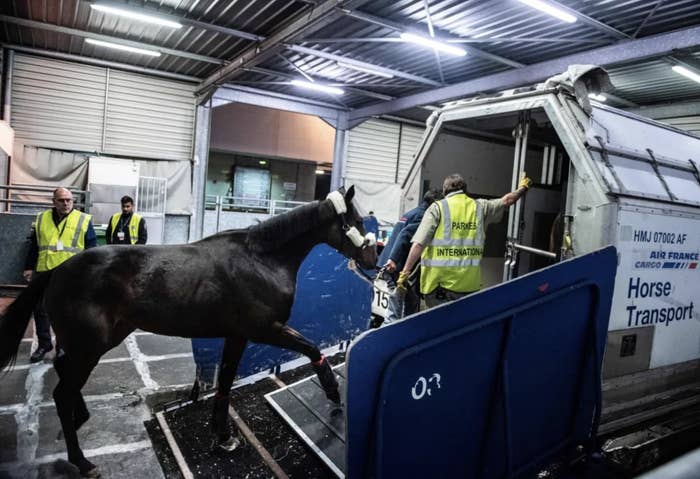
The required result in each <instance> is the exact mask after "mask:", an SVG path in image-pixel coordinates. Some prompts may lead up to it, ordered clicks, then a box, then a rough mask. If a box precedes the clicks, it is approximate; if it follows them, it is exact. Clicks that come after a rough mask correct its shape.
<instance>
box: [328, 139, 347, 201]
mask: <svg viewBox="0 0 700 479" xmlns="http://www.w3.org/2000/svg"><path fill="white" fill-rule="evenodd" d="M339 126H340V125H339ZM346 139H347V130H344V129H341V128H336V129H335V144H334V145H333V168H332V170H331V191H334V190H337V189H338V188H340V187H341V186H343V177H344V176H345V154H346V149H345V142H346Z"/></svg>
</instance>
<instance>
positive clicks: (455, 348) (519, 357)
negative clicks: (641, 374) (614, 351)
mask: <svg viewBox="0 0 700 479" xmlns="http://www.w3.org/2000/svg"><path fill="white" fill-rule="evenodd" d="M616 265H617V256H616V251H615V248H614V247H608V248H605V249H603V250H600V251H597V252H595V253H591V254H589V255H586V256H582V257H580V258H576V259H573V260H570V261H566V262H563V263H560V264H557V265H554V266H551V267H549V268H546V269H543V270H540V271H538V272H535V273H532V274H529V275H527V276H524V277H521V278H518V279H517V280H515V281H512V282H509V283H505V284H503V285H500V286H496V287H493V288H490V289H487V290H484V291H482V292H480V293H478V294H474V295H471V296H469V297H466V298H463V299H461V300H459V301H455V302H452V303H449V304H446V305H443V306H440V307H438V308H435V309H432V310H429V311H426V312H423V313H418V314H416V315H413V316H411V317H409V318H407V319H406V320H404V321H401V322H398V323H396V324H392V325H390V326H387V327H384V328H380V329H378V330H375V331H372V332H368V333H366V334H364V335H363V336H361V337H360V338H358V340H356V341H355V342H354V343H353V345H352V346H351V348H350V350H349V351H348V357H347V397H346V400H347V412H346V414H347V416H346V417H347V425H346V444H347V453H346V454H347V460H346V474H347V477H349V478H365V477H377V478H388V477H486V478H502V477H509V478H510V477H513V478H514V477H532V476H533V475H536V473H537V472H538V471H539V470H540V469H541V468H542V467H545V466H546V465H548V464H550V463H551V461H552V460H553V459H554V458H555V457H557V456H558V455H560V454H562V453H564V452H566V451H569V450H571V449H573V448H574V447H575V446H576V445H579V444H583V445H586V446H591V441H592V440H594V438H595V432H596V430H597V424H598V419H599V415H600V377H601V374H600V368H601V364H602V357H603V350H604V347H605V338H606V334H607V326H608V316H609V313H610V305H611V300H612V292H613V286H614V279H615V269H616Z"/></svg>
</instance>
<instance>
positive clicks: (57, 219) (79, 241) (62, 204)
mask: <svg viewBox="0 0 700 479" xmlns="http://www.w3.org/2000/svg"><path fill="white" fill-rule="evenodd" d="M52 201H53V208H51V209H50V210H45V211H42V212H41V213H39V214H38V215H37V217H36V222H35V223H34V225H33V227H32V234H31V236H30V245H29V252H28V254H27V259H26V261H25V268H24V273H23V275H24V279H25V280H26V281H27V282H29V281H31V280H32V276H33V275H34V272H35V271H36V272H37V273H41V272H43V271H49V270H52V269H54V268H56V267H57V266H59V265H60V264H62V263H63V262H65V261H67V260H69V259H70V258H72V257H73V256H75V255H76V254H78V253H80V252H81V251H83V250H84V249H88V248H92V247H94V246H97V238H96V236H95V230H94V228H93V226H92V219H91V217H90V215H88V214H85V213H82V212H80V211H78V210H75V209H73V194H72V193H71V192H70V191H68V190H67V189H66V188H57V189H56V190H54V192H53V200H52ZM34 324H35V327H36V335H37V339H38V343H39V344H38V346H37V348H36V349H35V350H34V352H33V353H32V355H31V357H30V358H29V359H30V361H31V362H33V363H36V362H38V361H41V360H42V359H44V356H45V355H46V353H48V352H49V351H51V350H52V349H53V346H52V344H51V326H50V322H49V317H48V315H47V313H46V311H45V310H44V308H43V306H42V303H41V302H39V303H38V306H37V307H36V308H35V309H34ZM56 355H57V356H58V355H60V348H59V347H58V345H56Z"/></svg>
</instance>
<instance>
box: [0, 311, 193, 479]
mask: <svg viewBox="0 0 700 479" xmlns="http://www.w3.org/2000/svg"><path fill="white" fill-rule="evenodd" d="M33 336H34V335H33V322H31V326H30V329H29V330H28V331H27V334H26V336H25V339H23V340H22V343H21V345H20V349H19V354H18V356H17V363H16V366H15V367H14V369H13V370H11V371H10V372H9V373H6V374H5V375H4V376H1V377H0V383H1V384H2V387H0V478H5V477H10V478H67V477H78V475H77V469H76V468H74V467H73V466H72V465H71V464H69V463H68V462H67V461H66V450H65V443H64V441H63V434H62V432H61V427H60V423H59V421H58V416H57V415H56V408H55V406H54V403H53V398H52V391H53V388H54V386H55V385H56V382H57V376H56V373H55V371H54V369H53V364H52V360H53V353H50V354H49V355H47V357H46V359H45V360H44V362H40V363H37V364H29V355H30V353H31V351H32V350H33V349H34V348H35V347H36V340H35V339H34V338H33ZM194 377H195V365H194V360H193V359H192V347H191V343H190V340H189V339H183V338H170V337H165V336H156V335H153V334H150V333H144V332H136V333H134V334H132V335H131V336H129V337H128V338H127V339H126V340H125V341H124V343H123V344H121V345H119V346H118V347H116V348H115V349H113V350H112V351H110V352H109V353H107V354H106V355H105V356H104V357H103V358H102V360H101V361H100V363H99V364H98V365H97V367H96V368H95V370H94V371H93V372H92V375H91V376H90V379H89V380H88V382H87V384H86V385H85V387H84V388H83V395H84V397H85V401H86V402H87V405H88V409H89V410H90V413H91V418H90V420H89V421H88V422H87V423H86V424H85V425H84V426H83V427H82V428H81V430H80V431H79V432H78V438H79V440H80V441H81V446H82V447H83V451H84V452H85V455H86V456H87V457H88V458H89V459H90V460H91V461H92V462H93V463H95V464H96V465H98V466H99V467H100V470H101V472H102V475H103V477H109V478H111V479H121V478H123V479H127V478H128V479H131V478H134V477H148V478H162V477H163V472H162V470H161V467H160V464H159V463H158V460H157V459H156V456H155V454H154V452H153V449H152V447H151V441H150V440H149V437H148V434H147V432H146V429H145V427H144V424H143V422H144V421H145V420H147V419H150V418H151V417H152V415H151V412H150V408H149V407H148V406H147V404H146V401H145V399H146V398H147V397H149V396H151V395H153V394H155V393H161V392H167V391H173V390H186V389H188V388H189V387H190V386H191V384H192V382H193V381H194Z"/></svg>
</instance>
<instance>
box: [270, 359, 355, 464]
mask: <svg viewBox="0 0 700 479" xmlns="http://www.w3.org/2000/svg"><path fill="white" fill-rule="evenodd" d="M333 370H334V371H335V374H336V377H337V379H338V385H339V386H340V395H341V397H344V396H345V363H343V364H339V365H337V366H335V367H333ZM265 399H267V401H268V402H269V403H270V405H271V406H272V407H273V408H274V409H275V411H277V413H278V414H279V415H280V416H281V417H282V418H283V419H284V420H285V421H286V422H287V424H289V426H290V427H291V428H292V429H294V432H296V434H297V435H298V436H299V437H300V438H301V439H302V440H303V441H304V442H305V443H306V444H307V445H308V446H309V447H310V448H311V450H312V451H313V452H314V453H315V454H316V455H317V456H318V457H319V458H320V459H321V460H322V461H323V462H324V463H325V464H326V465H327V466H328V467H329V468H330V469H331V470H332V471H333V472H334V473H335V474H336V475H337V476H338V477H345V415H344V414H345V413H344V410H343V408H342V407H339V406H335V405H334V404H333V403H331V401H329V400H328V399H326V395H325V393H324V392H323V389H322V388H321V385H320V384H319V382H318V378H317V377H316V375H313V376H309V377H308V378H306V379H302V380H301V381H297V382H296V383H293V384H290V385H288V386H285V387H284V388H281V389H278V390H276V391H273V392H271V393H268V394H266V395H265Z"/></svg>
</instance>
